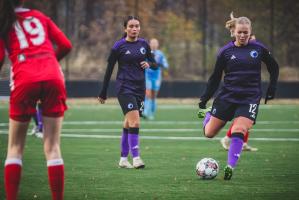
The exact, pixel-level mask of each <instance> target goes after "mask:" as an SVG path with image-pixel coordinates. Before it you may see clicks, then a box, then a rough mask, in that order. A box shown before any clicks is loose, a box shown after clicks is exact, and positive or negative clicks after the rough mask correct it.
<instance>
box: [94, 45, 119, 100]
mask: <svg viewBox="0 0 299 200" xmlns="http://www.w3.org/2000/svg"><path fill="white" fill-rule="evenodd" d="M117 55H118V53H117V49H116V48H112V50H111V52H110V55H109V57H108V64H107V68H106V72H105V76H104V81H103V86H102V90H101V92H100V93H99V97H100V98H102V99H107V90H108V87H109V82H110V79H111V76H112V73H113V69H114V66H115V63H116V62H117V57H118V56H117Z"/></svg>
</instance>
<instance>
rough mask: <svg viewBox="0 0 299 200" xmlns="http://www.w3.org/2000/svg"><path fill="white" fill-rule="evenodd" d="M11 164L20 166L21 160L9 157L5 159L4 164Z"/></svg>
mask: <svg viewBox="0 0 299 200" xmlns="http://www.w3.org/2000/svg"><path fill="white" fill-rule="evenodd" d="M13 164H15V165H20V166H22V160H21V159H19V158H9V159H6V160H5V166H7V165H13Z"/></svg>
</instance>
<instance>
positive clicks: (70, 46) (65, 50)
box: [62, 40, 73, 54]
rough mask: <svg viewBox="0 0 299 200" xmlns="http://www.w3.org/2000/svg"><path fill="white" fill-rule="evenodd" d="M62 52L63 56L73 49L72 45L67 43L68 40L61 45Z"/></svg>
mask: <svg viewBox="0 0 299 200" xmlns="http://www.w3.org/2000/svg"><path fill="white" fill-rule="evenodd" d="M62 48H63V51H64V52H65V54H68V53H69V52H70V51H71V50H72V48H73V45H72V43H71V42H70V41H69V40H67V41H66V42H65V43H64V44H63V47H62Z"/></svg>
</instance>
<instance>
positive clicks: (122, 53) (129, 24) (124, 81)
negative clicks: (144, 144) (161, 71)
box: [98, 16, 157, 169]
mask: <svg viewBox="0 0 299 200" xmlns="http://www.w3.org/2000/svg"><path fill="white" fill-rule="evenodd" d="M124 31H125V36H124V37H123V38H122V39H120V40H118V41H117V42H116V43H115V44H114V46H113V47H112V50H111V52H110V55H109V58H108V66H107V69H106V73H105V77H104V81H103V86H102V90H101V92H100V94H99V96H98V99H99V101H100V103H102V104H103V103H105V101H106V99H107V89H108V85H109V81H110V78H111V75H112V72H113V68H114V65H115V64H116V62H118V72H117V76H116V93H117V98H118V101H119V104H120V106H121V108H122V111H123V113H124V115H125V118H124V123H123V132H122V137H121V158H120V161H119V167H121V168H133V167H134V168H136V169H140V168H144V167H145V164H144V162H143V161H142V159H141V158H140V155H139V126H140V116H141V113H142V111H143V104H144V96H145V72H144V71H145V69H147V68H149V67H151V68H153V69H154V68H157V64H156V62H155V59H154V57H153V55H152V54H151V49H150V46H149V44H148V43H147V42H146V41H145V40H144V39H141V38H139V33H140V21H139V19H138V18H137V17H134V16H128V18H127V19H126V20H125V21H124ZM129 151H131V155H132V157H133V166H132V165H131V163H130V162H129V161H128V155H129Z"/></svg>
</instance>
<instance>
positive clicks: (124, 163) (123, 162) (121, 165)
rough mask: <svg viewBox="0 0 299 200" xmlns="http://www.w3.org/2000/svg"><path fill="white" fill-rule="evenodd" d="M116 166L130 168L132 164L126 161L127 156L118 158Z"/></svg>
mask: <svg viewBox="0 0 299 200" xmlns="http://www.w3.org/2000/svg"><path fill="white" fill-rule="evenodd" d="M118 166H119V167H120V168H125V169H132V168H133V166H132V165H131V163H130V162H129V161H128V159H127V158H125V159H124V158H120V161H119V163H118Z"/></svg>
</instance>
